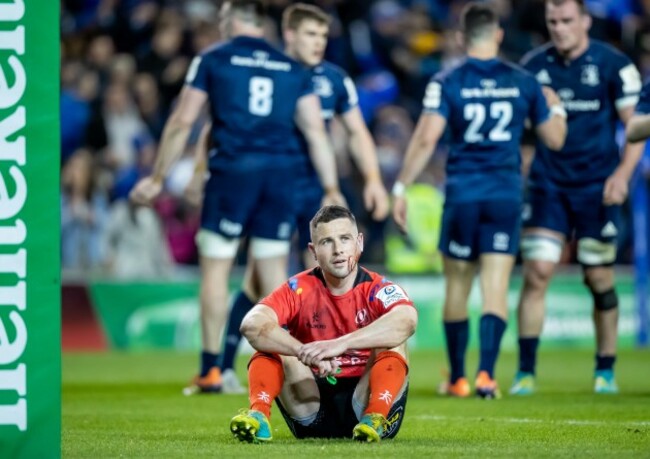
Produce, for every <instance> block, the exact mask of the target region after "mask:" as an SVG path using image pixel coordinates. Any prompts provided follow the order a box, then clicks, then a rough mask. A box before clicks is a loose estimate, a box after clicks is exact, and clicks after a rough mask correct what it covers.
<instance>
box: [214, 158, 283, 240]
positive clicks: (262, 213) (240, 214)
mask: <svg viewBox="0 0 650 459" xmlns="http://www.w3.org/2000/svg"><path fill="white" fill-rule="evenodd" d="M293 183H294V173H293V172H292V168H290V167H277V168H273V169H256V168H250V167H248V168H243V167H242V168H219V169H212V170H210V178H209V179H208V181H207V183H206V185H205V190H204V191H205V192H204V197H203V209H202V212H201V228H204V229H207V230H210V231H213V232H215V233H218V234H221V235H222V236H224V237H227V238H239V237H242V236H244V235H246V236H252V237H259V238H264V239H273V240H289V239H290V238H291V235H292V233H293V230H294V227H295V210H294V198H293V193H294V185H293Z"/></svg>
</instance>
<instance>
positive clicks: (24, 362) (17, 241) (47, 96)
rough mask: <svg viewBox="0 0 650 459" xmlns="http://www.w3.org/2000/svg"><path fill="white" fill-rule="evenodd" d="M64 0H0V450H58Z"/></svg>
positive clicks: (13, 453)
mask: <svg viewBox="0 0 650 459" xmlns="http://www.w3.org/2000/svg"><path fill="white" fill-rule="evenodd" d="M58 96H59V2H58V1H52V0H30V1H24V0H0V457H7V458H22V457H43V458H45V457H47V458H51V457H59V456H60V454H61V452H60V451H61V447H60V442H61V440H60V437H61V395H60V394H61V356H60V341H61V340H60V276H59V239H60V237H59V231H60V230H59V228H60V217H59V213H60V210H59V161H60V159H59V125H58V123H59V121H58V118H59V106H58Z"/></svg>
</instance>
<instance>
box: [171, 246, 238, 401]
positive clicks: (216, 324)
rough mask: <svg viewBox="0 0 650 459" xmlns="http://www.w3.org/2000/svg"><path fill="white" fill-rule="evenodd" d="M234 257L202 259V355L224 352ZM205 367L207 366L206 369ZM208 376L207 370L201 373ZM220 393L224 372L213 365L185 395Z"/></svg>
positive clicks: (188, 388) (193, 383)
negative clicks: (224, 332) (222, 340)
mask: <svg viewBox="0 0 650 459" xmlns="http://www.w3.org/2000/svg"><path fill="white" fill-rule="evenodd" d="M232 262H233V258H211V257H205V256H202V257H201V258H200V264H201V287H200V296H199V302H200V307H201V311H200V320H201V344H202V350H203V355H204V356H205V355H210V354H212V355H214V356H218V355H219V352H220V351H221V334H222V331H223V329H224V326H225V323H226V318H227V314H228V306H227V305H228V276H229V275H230V269H231V267H232ZM205 366H206V365H204V367H205ZM202 373H205V368H204V369H203V370H202ZM220 390H221V373H220V370H219V368H218V367H217V363H216V361H215V362H214V366H213V367H212V368H210V369H209V371H208V372H207V374H201V375H199V376H198V377H197V378H195V379H194V380H193V382H192V385H190V386H189V387H187V388H186V389H185V390H184V391H183V392H184V393H185V394H186V395H191V394H192V393H196V392H218V391H220Z"/></svg>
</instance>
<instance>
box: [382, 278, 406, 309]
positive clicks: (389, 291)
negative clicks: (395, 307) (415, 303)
mask: <svg viewBox="0 0 650 459" xmlns="http://www.w3.org/2000/svg"><path fill="white" fill-rule="evenodd" d="M376 298H377V299H378V300H379V301H381V302H382V303H383V305H384V308H388V307H390V306H391V305H392V304H395V303H397V302H398V301H401V300H408V296H406V293H404V290H402V289H401V288H400V287H398V286H397V285H395V284H392V285H387V286H385V287H384V288H382V289H381V290H379V291H378V292H377V295H376Z"/></svg>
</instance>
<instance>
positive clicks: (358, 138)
mask: <svg viewBox="0 0 650 459" xmlns="http://www.w3.org/2000/svg"><path fill="white" fill-rule="evenodd" d="M340 119H341V123H342V124H343V127H344V128H345V130H346V133H347V135H348V141H349V148H350V154H351V156H352V158H353V159H354V163H355V164H356V165H357V167H358V168H359V170H360V171H361V174H363V178H364V189H363V203H364V206H365V208H366V210H368V211H372V218H373V219H375V220H383V219H385V218H386V216H387V215H388V193H386V188H384V184H383V183H382V181H381V172H380V171H379V161H378V160H377V151H376V149H375V143H374V142H373V140H372V136H371V135H370V132H369V131H368V127H367V126H366V122H365V121H364V120H363V115H362V114H361V110H360V109H359V107H353V108H352V109H350V110H348V111H347V112H345V113H344V114H343V115H341V117H340Z"/></svg>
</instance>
